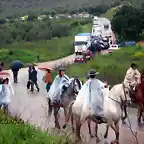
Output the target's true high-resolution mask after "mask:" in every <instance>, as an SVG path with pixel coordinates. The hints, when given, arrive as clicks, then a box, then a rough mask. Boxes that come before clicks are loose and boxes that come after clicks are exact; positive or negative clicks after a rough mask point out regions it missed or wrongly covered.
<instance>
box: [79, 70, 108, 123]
mask: <svg viewBox="0 0 144 144" xmlns="http://www.w3.org/2000/svg"><path fill="white" fill-rule="evenodd" d="M97 74H99V73H98V72H96V71H95V70H90V71H89V73H88V76H89V79H88V81H87V82H86V83H85V84H84V85H83V88H82V89H81V90H80V91H83V93H81V92H79V94H82V95H83V94H84V95H85V97H87V98H86V99H87V102H85V103H89V104H90V105H91V106H92V111H93V112H94V113H93V116H94V118H95V119H96V120H97V121H98V123H102V122H104V121H105V119H104V90H105V88H107V84H105V83H103V82H101V81H100V80H98V79H96V75H97ZM84 87H85V88H84ZM88 101H89V102H88Z"/></svg>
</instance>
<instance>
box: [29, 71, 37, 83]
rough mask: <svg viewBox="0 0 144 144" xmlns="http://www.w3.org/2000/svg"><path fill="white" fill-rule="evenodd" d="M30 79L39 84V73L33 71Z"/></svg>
mask: <svg viewBox="0 0 144 144" xmlns="http://www.w3.org/2000/svg"><path fill="white" fill-rule="evenodd" d="M30 77H31V80H32V81H33V82H37V71H36V70H33V71H32V72H31V76H30Z"/></svg>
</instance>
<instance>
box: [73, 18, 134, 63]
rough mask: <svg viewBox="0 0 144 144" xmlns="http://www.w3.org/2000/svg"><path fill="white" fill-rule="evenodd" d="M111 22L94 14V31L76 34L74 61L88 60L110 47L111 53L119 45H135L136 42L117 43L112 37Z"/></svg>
mask: <svg viewBox="0 0 144 144" xmlns="http://www.w3.org/2000/svg"><path fill="white" fill-rule="evenodd" d="M112 38H113V37H112V30H111V24H110V22H109V21H106V23H104V22H103V23H102V22H101V21H100V20H99V18H98V17H96V16H94V18H93V25H92V32H91V33H80V34H77V35H76V36H75V40H74V43H73V46H74V49H75V59H74V62H87V61H88V60H90V59H91V58H92V57H93V56H94V55H95V53H96V52H99V51H102V50H106V49H108V52H109V53H111V52H113V51H115V50H118V49H119V47H125V46H134V45H135V42H122V43H119V44H116V42H115V41H113V39H112Z"/></svg>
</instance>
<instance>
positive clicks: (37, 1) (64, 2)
mask: <svg viewBox="0 0 144 144" xmlns="http://www.w3.org/2000/svg"><path fill="white" fill-rule="evenodd" d="M120 2H121V1H120V0H117V1H113V0H102V1H101V0H73V1H71V0H18V1H17V0H2V1H0V15H10V14H15V13H17V14H26V13H27V12H28V11H35V12H38V13H40V12H42V11H52V10H53V9H54V8H55V9H57V10H60V11H70V10H78V9H79V8H85V7H95V6H97V5H109V6H110V5H113V4H118V3H120ZM142 2H143V0H139V2H137V3H136V0H132V4H133V5H140V4H141V3H142Z"/></svg>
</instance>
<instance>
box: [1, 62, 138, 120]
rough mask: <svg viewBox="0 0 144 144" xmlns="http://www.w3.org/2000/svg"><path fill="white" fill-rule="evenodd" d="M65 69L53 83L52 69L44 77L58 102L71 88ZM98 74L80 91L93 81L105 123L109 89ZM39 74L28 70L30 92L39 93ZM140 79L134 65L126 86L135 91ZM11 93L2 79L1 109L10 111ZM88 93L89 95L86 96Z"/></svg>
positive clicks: (126, 79)
mask: <svg viewBox="0 0 144 144" xmlns="http://www.w3.org/2000/svg"><path fill="white" fill-rule="evenodd" d="M3 66H4V64H3V63H1V66H0V70H1V71H2V70H3ZM18 71H19V70H18V69H17V70H15V69H12V72H13V79H14V83H17V82H18V78H17V77H18ZM65 71H66V70H65V69H64V68H60V69H59V73H58V75H57V76H56V78H55V80H54V81H53V82H52V76H51V70H50V69H46V75H45V77H44V81H45V83H46V91H47V93H48V97H49V98H50V99H54V100H56V101H59V102H61V97H62V95H63V92H65V91H66V90H67V88H68V86H69V80H70V79H69V77H68V76H67V75H66V74H65ZM97 74H98V73H97V72H96V71H95V70H91V71H90V72H89V73H88V75H87V77H86V79H87V80H86V82H85V83H84V84H83V86H82V88H81V90H80V91H83V90H84V87H86V89H87V88H88V87H89V84H90V83H89V80H91V81H92V82H91V84H94V85H95V86H94V87H97V95H99V96H100V99H101V100H100V101H101V102H99V103H97V104H98V106H97V107H99V110H100V111H99V112H97V114H99V115H98V116H97V119H99V120H101V121H103V120H102V119H103V115H102V112H103V107H102V106H103V96H102V93H103V89H104V88H107V86H108V84H107V82H101V81H100V80H98V79H96V75H97ZM37 77H38V72H37V70H36V69H35V67H34V66H33V65H30V66H29V69H28V82H27V89H30V91H32V92H33V91H34V86H35V87H36V89H37V91H38V92H39V90H40V88H39V85H38V78H37ZM140 77H141V74H140V72H139V71H138V70H137V65H136V64H134V63H132V64H131V66H130V68H129V69H128V71H127V73H126V76H125V79H124V84H125V85H127V86H129V87H130V89H132V90H135V88H136V85H137V84H138V83H140ZM58 90H60V93H59V94H58V93H57V91H58ZM10 91H11V92H12V94H13V95H14V90H13V88H12V85H11V83H10V81H9V79H8V78H5V79H2V78H1V79H0V107H2V106H4V109H5V110H6V111H7V109H8V104H9V102H10V95H11V94H10ZM86 92H87V93H88V94H86ZM86 92H85V95H87V96H88V97H89V96H90V95H89V91H86Z"/></svg>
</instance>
